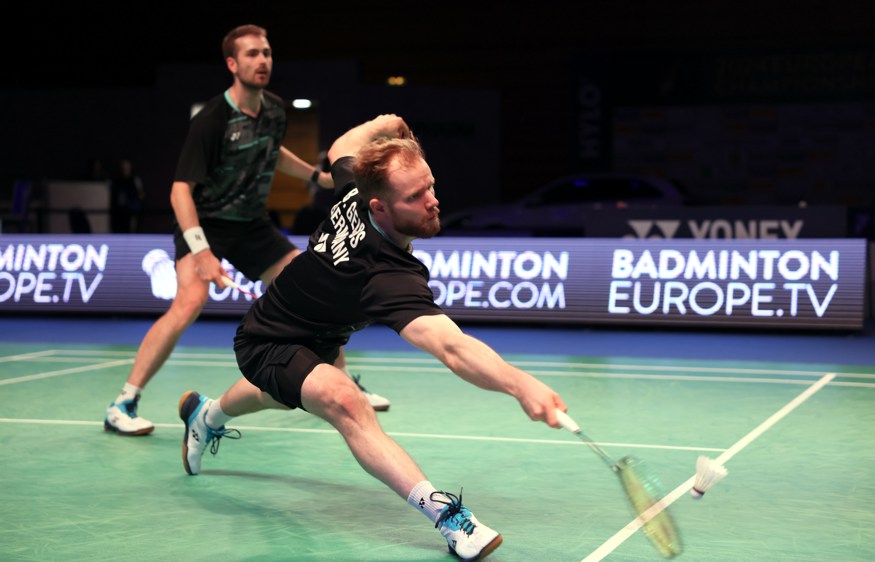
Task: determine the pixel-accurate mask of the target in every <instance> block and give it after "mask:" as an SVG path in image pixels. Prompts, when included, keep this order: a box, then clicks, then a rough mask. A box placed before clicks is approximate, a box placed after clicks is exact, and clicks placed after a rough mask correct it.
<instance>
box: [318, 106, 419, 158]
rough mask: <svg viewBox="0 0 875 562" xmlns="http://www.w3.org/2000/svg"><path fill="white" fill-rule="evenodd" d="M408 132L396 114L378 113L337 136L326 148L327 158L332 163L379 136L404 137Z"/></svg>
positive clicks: (351, 153) (353, 153) (351, 154)
mask: <svg viewBox="0 0 875 562" xmlns="http://www.w3.org/2000/svg"><path fill="white" fill-rule="evenodd" d="M409 134H410V129H409V128H408V127H407V123H405V122H404V120H403V119H401V118H400V117H398V116H397V115H394V114H387V115H380V116H378V117H375V118H374V119H371V120H370V121H367V122H365V123H362V124H361V125H359V126H357V127H353V128H352V129H350V130H349V131H347V132H345V133H344V134H342V135H341V136H340V137H338V139H337V140H336V141H334V144H332V145H331V148H330V149H328V159H329V160H330V161H331V163H332V164H333V163H334V162H336V161H337V160H339V159H340V158H343V157H344V156H355V154H356V152H358V151H359V149H360V148H361V147H363V146H364V145H366V144H368V143H369V142H371V141H372V140H374V139H377V138H379V137H390V138H404V137H405V136H408V135H409Z"/></svg>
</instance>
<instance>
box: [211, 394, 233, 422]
mask: <svg viewBox="0 0 875 562" xmlns="http://www.w3.org/2000/svg"><path fill="white" fill-rule="evenodd" d="M233 417H234V416H229V415H228V414H226V413H225V412H224V411H223V410H222V405H221V404H220V403H219V399H218V398H217V399H215V400H213V401H212V402H211V403H210V407H209V409H208V410H207V415H206V419H205V420H204V421H205V422H207V425H208V426H210V427H212V428H213V429H219V428H220V427H222V426H223V425H225V424H226V423H227V422H228V421H230V420H231V419H232V418H233Z"/></svg>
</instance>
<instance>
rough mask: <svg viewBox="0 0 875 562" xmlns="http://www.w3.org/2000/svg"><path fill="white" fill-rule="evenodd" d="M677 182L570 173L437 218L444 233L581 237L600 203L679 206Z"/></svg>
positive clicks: (608, 205) (602, 205) (680, 197)
mask: <svg viewBox="0 0 875 562" xmlns="http://www.w3.org/2000/svg"><path fill="white" fill-rule="evenodd" d="M683 204H684V195H683V192H682V190H681V188H680V186H679V185H677V184H675V183H673V182H671V181H669V180H666V179H664V178H658V177H649V176H632V175H621V174H607V173H605V174H575V175H570V176H564V177H561V178H558V179H556V180H553V181H551V182H550V183H547V184H546V185H544V186H542V187H540V188H539V189H537V190H535V191H534V192H532V193H530V194H529V195H527V196H525V197H523V198H522V199H520V200H518V201H516V202H513V203H507V204H502V205H490V206H485V207H475V208H471V209H467V210H464V211H460V212H457V213H450V214H448V215H446V216H442V217H441V233H442V234H443V235H445V236H586V215H587V214H589V213H593V212H597V211H598V210H599V209H605V208H627V207H638V208H642V207H644V208H646V207H660V206H669V205H683Z"/></svg>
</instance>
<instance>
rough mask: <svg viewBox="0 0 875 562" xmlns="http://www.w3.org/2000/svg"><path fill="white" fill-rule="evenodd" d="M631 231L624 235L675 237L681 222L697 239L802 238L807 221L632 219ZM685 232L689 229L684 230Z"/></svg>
mask: <svg viewBox="0 0 875 562" xmlns="http://www.w3.org/2000/svg"><path fill="white" fill-rule="evenodd" d="M627 224H628V225H629V228H631V229H632V234H626V235H625V236H623V238H664V239H671V238H675V237H676V236H677V234H678V231H679V230H680V229H681V227H682V226H684V227H686V229H687V231H688V232H689V236H686V235H684V236H683V237H684V238H687V237H691V238H696V239H700V240H701V239H706V238H708V239H711V238H727V239H778V238H786V239H788V240H795V239H797V238H799V233H800V232H802V228H803V226H805V221H802V220H741V219H736V220H727V219H715V220H686V221H680V220H630V221H627ZM682 232H684V234H686V231H682Z"/></svg>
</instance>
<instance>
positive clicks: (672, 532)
mask: <svg viewBox="0 0 875 562" xmlns="http://www.w3.org/2000/svg"><path fill="white" fill-rule="evenodd" d="M617 467H618V468H619V469H620V471H619V475H620V481H621V483H622V484H623V488H624V490H625V491H626V495H627V496H628V497H629V501H630V502H631V504H632V508H633V509H634V510H635V513H636V514H637V515H638V516H639V517H640V516H642V515H643V514H644V513H645V512H646V511H647V510H649V509H650V508H651V507H653V506H654V505H656V504H657V503H658V502H659V501H660V500H662V498H663V497H665V489H664V488H663V486H662V483H661V482H660V480H659V478H658V477H657V476H656V473H655V472H653V471H651V470H650V468H649V467H648V466H647V465H646V464H645V463H644V462H643V461H641V460H640V459H638V458H636V457H623V458H622V459H620V461H619V462H618V463H617ZM642 528H643V530H644V534H645V535H646V536H647V538H648V539H650V542H652V543H653V544H654V546H655V547H656V548H657V550H659V552H660V554H662V556H663V557H665V558H673V557H674V556H677V555H678V554H680V553H681V551H682V546H681V540H680V535H679V534H678V531H677V528H676V527H675V525H674V521H673V520H672V518H671V516H670V515H669V513H668V511H666V510H663V511H661V512H659V513H658V514H657V515H655V516H653V517H652V518H651V519H650V520H649V521H647V522H644V523H643V524H642Z"/></svg>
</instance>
